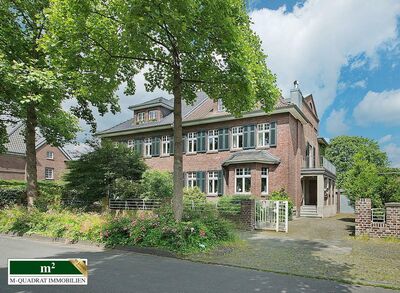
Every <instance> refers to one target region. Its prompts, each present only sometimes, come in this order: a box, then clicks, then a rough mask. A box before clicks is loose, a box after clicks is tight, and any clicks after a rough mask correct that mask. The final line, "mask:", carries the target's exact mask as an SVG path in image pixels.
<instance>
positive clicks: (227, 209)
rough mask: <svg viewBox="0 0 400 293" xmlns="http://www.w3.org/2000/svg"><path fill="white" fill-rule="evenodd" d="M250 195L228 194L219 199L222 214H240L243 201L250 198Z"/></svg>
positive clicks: (219, 208) (219, 209)
mask: <svg viewBox="0 0 400 293" xmlns="http://www.w3.org/2000/svg"><path fill="white" fill-rule="evenodd" d="M250 198H251V196H248V195H233V196H232V195H226V196H222V197H221V198H220V199H219V200H218V211H219V212H220V213H221V214H222V215H226V216H234V215H238V214H240V205H241V203H240V202H241V201H242V200H244V199H250Z"/></svg>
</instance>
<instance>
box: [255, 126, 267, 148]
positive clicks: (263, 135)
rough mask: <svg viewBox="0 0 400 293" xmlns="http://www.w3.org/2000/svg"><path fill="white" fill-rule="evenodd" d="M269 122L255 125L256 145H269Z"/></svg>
mask: <svg viewBox="0 0 400 293" xmlns="http://www.w3.org/2000/svg"><path fill="white" fill-rule="evenodd" d="M269 134H270V132H269V123H263V124H258V125H257V146H259V147H265V146H269Z"/></svg>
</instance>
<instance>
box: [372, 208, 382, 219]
mask: <svg viewBox="0 0 400 293" xmlns="http://www.w3.org/2000/svg"><path fill="white" fill-rule="evenodd" d="M371 217H372V222H385V209H383V208H375V209H371Z"/></svg>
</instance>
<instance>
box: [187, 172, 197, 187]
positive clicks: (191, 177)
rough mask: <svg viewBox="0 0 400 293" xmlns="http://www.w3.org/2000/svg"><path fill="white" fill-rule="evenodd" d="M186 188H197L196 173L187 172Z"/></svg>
mask: <svg viewBox="0 0 400 293" xmlns="http://www.w3.org/2000/svg"><path fill="white" fill-rule="evenodd" d="M186 176H187V179H186V180H187V181H186V182H187V184H186V186H187V187H190V188H193V187H195V186H197V177H196V172H188V173H187V175H186Z"/></svg>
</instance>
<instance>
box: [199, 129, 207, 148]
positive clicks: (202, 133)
mask: <svg viewBox="0 0 400 293" xmlns="http://www.w3.org/2000/svg"><path fill="white" fill-rule="evenodd" d="M197 152H198V153H205V152H206V132H205V131H200V132H198V133H197Z"/></svg>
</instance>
